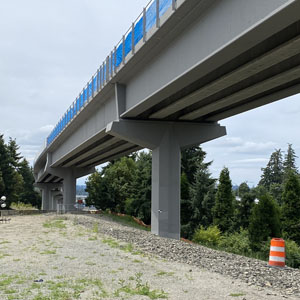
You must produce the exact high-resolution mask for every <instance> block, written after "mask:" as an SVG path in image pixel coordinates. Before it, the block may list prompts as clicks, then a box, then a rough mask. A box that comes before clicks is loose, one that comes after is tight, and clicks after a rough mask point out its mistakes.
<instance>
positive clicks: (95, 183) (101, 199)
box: [86, 171, 116, 210]
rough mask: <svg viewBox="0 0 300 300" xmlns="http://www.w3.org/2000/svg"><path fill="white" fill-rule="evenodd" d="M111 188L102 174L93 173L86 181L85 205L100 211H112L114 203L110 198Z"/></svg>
mask: <svg viewBox="0 0 300 300" xmlns="http://www.w3.org/2000/svg"><path fill="white" fill-rule="evenodd" d="M111 189H112V188H111V186H110V185H109V182H108V181H107V179H106V178H105V176H104V175H103V172H98V171H97V172H95V173H93V174H92V175H90V176H89V177H88V179H87V181H86V191H87V192H88V197H87V199H86V204H87V205H94V206H95V207H97V208H98V209H102V210H106V209H109V210H114V209H115V206H116V203H115V201H114V199H113V198H112V192H111Z"/></svg>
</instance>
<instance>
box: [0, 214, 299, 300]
mask: <svg viewBox="0 0 300 300" xmlns="http://www.w3.org/2000/svg"><path fill="white" fill-rule="evenodd" d="M63 218H64V219H63V220H57V216H55V215H43V216H20V217H13V218H12V220H11V222H10V224H0V299H1V300H6V299H10V300H12V299H22V300H23V299H24V300H27V299H28V300H30V299H34V300H50V299H51V300H52V299H53V300H70V299H89V300H93V299H137V300H140V299H141V300H142V299H161V298H162V299H174V300H175V299H180V300H181V299H183V300H185V299H186V300H190V299H199V300H220V299H242V300H256V299H263V300H264V299H270V300H275V299H291V300H295V299H299V294H298V295H297V294H296V293H297V292H299V290H298V291H297V288H298V286H297V285H299V271H298V270H292V269H288V268H287V269H284V270H277V269H270V268H267V267H266V266H265V263H263V262H260V261H256V260H251V259H247V258H243V257H239V256H235V255H230V254H226V253H222V252H217V251H213V250H210V249H207V248H204V247H201V246H197V245H190V244H187V243H184V242H180V241H173V240H169V239H162V238H158V237H157V236H153V235H152V234H151V233H149V232H145V231H140V230H137V229H133V228H130V227H127V226H123V225H121V224H119V223H115V222H111V221H109V220H107V219H105V218H103V217H99V216H74V215H66V216H63ZM65 218H67V219H65ZM35 280H42V281H41V282H34V281H35ZM277 280H278V282H279V283H276V284H275V282H276V281H277ZM249 284H251V286H250V285H249ZM268 285H273V286H268ZM291 293H293V295H292V294H291ZM290 294H291V295H290Z"/></svg>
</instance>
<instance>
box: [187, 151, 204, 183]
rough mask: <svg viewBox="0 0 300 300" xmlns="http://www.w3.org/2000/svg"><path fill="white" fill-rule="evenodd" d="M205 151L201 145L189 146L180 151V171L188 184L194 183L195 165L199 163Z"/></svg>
mask: <svg viewBox="0 0 300 300" xmlns="http://www.w3.org/2000/svg"><path fill="white" fill-rule="evenodd" d="M205 156H206V153H205V152H204V151H203V150H202V149H201V147H191V148H188V149H185V150H183V151H181V172H182V173H185V174H186V177H187V180H188V182H189V183H190V184H192V183H194V180H195V174H196V171H197V166H198V165H199V164H201V163H202V162H203V160H204V158H205Z"/></svg>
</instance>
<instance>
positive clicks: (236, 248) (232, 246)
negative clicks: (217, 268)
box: [219, 229, 252, 256]
mask: <svg viewBox="0 0 300 300" xmlns="http://www.w3.org/2000/svg"><path fill="white" fill-rule="evenodd" d="M219 248H221V249H222V250H224V251H227V252H231V253H235V254H240V255H247V256H249V255H251V253H252V251H251V247H250V241H249V233H248V231H247V230H244V229H241V230H240V232H235V233H231V234H226V235H224V236H222V237H221V239H220V242H219Z"/></svg>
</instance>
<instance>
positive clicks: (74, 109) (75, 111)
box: [73, 102, 77, 116]
mask: <svg viewBox="0 0 300 300" xmlns="http://www.w3.org/2000/svg"><path fill="white" fill-rule="evenodd" d="M76 113H77V105H76V102H75V103H73V114H74V116H75V115H76Z"/></svg>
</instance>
